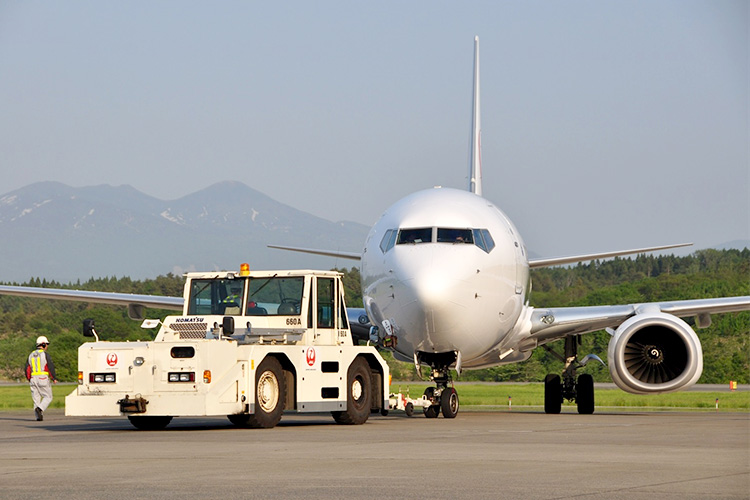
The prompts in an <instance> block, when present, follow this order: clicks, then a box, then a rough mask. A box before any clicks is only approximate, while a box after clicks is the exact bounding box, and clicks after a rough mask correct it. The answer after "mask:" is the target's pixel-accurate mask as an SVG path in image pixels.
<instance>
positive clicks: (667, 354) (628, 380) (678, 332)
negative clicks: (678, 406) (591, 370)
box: [608, 312, 703, 394]
mask: <svg viewBox="0 0 750 500" xmlns="http://www.w3.org/2000/svg"><path fill="white" fill-rule="evenodd" d="M608 356H609V373H610V375H612V380H614V382H615V384H616V385H617V387H619V388H620V389H622V390H623V391H626V392H630V393H633V394H658V393H662V392H672V391H677V390H680V389H684V388H687V387H690V386H691V385H693V384H694V383H695V382H696V381H697V380H698V378H699V377H700V376H701V373H702V372H703V349H701V343H700V340H699V339H698V336H697V335H696V334H695V332H694V331H693V329H692V328H690V326H689V325H688V324H687V323H685V322H684V321H683V320H681V319H680V318H678V317H676V316H672V315H671V314H665V313H662V312H644V313H642V314H636V315H635V316H633V317H631V318H628V319H627V320H626V321H625V322H624V323H623V324H621V325H620V326H619V328H617V330H615V333H614V336H613V337H612V339H611V340H610V342H609V349H608Z"/></svg>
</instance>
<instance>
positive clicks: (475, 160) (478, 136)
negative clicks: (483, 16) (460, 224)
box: [469, 36, 482, 196]
mask: <svg viewBox="0 0 750 500" xmlns="http://www.w3.org/2000/svg"><path fill="white" fill-rule="evenodd" d="M469 191H471V192H472V193H474V194H478V195H479V196H482V128H481V122H480V120H479V37H478V36H475V37H474V95H473V107H472V112H471V161H470V162H469Z"/></svg>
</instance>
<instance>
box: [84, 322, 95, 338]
mask: <svg viewBox="0 0 750 500" xmlns="http://www.w3.org/2000/svg"><path fill="white" fill-rule="evenodd" d="M83 336H84V337H94V336H95V335H94V320H93V319H91V318H89V319H84V320H83Z"/></svg>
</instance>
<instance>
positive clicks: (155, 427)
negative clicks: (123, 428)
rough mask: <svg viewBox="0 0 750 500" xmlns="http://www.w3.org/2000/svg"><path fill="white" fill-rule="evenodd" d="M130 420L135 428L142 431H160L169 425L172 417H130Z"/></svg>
mask: <svg viewBox="0 0 750 500" xmlns="http://www.w3.org/2000/svg"><path fill="white" fill-rule="evenodd" d="M128 420H130V423H131V424H133V427H135V428H136V429H140V430H142V431H159V430H161V429H163V428H165V427H166V426H168V425H169V422H171V421H172V417H163V416H158V417H156V416H155V417H136V416H132V415H128Z"/></svg>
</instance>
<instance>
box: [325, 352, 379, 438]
mask: <svg viewBox="0 0 750 500" xmlns="http://www.w3.org/2000/svg"><path fill="white" fill-rule="evenodd" d="M346 379H347V384H346V411H334V412H331V413H332V415H333V419H334V420H335V421H336V423H337V424H344V425H359V424H364V423H365V422H367V418H368V417H369V416H370V402H371V400H372V384H371V383H370V365H368V364H367V361H365V360H364V358H361V357H360V358H356V359H355V360H354V361H353V362H352V364H351V365H349V370H348V372H347V376H346Z"/></svg>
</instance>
